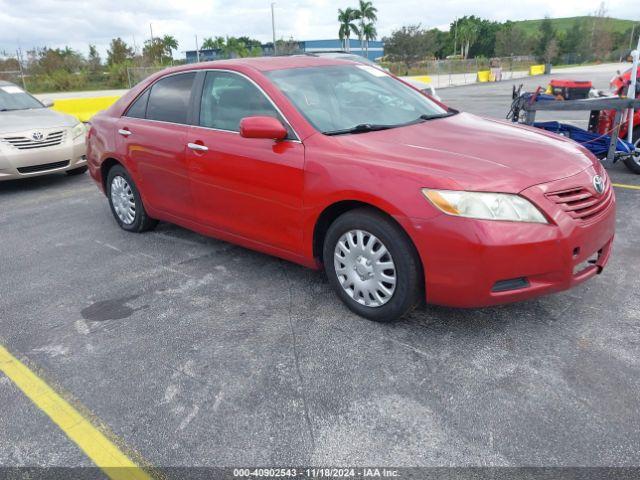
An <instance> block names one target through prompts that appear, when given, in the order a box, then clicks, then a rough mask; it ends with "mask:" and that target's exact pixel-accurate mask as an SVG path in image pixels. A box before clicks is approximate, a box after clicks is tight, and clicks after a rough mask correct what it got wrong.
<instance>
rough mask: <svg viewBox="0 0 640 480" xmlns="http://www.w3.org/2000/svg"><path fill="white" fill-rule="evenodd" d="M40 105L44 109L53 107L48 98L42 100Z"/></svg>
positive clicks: (51, 101)
mask: <svg viewBox="0 0 640 480" xmlns="http://www.w3.org/2000/svg"><path fill="white" fill-rule="evenodd" d="M40 103H42V105H44V106H45V108H51V107H53V100H51V99H50V98H45V99H44V100H42V101H41V102H40Z"/></svg>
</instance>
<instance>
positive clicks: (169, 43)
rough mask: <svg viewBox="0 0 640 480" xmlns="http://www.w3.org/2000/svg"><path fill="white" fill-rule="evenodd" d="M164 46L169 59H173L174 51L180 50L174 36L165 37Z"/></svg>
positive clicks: (163, 39) (163, 38)
mask: <svg viewBox="0 0 640 480" xmlns="http://www.w3.org/2000/svg"><path fill="white" fill-rule="evenodd" d="M162 45H163V46H164V53H165V54H166V55H167V57H170V58H173V51H174V50H177V49H178V41H177V40H176V38H175V37H174V36H173V35H165V36H164V37H162Z"/></svg>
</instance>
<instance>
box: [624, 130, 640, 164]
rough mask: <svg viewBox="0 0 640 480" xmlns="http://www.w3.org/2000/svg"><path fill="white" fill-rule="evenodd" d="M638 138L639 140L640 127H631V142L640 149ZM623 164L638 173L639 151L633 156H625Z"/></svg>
mask: <svg viewBox="0 0 640 480" xmlns="http://www.w3.org/2000/svg"><path fill="white" fill-rule="evenodd" d="M639 140H640V127H636V128H634V129H633V143H634V145H636V148H638V149H640V143H639ZM624 164H625V165H626V166H627V168H628V169H629V170H631V171H632V172H633V173H637V174H639V175H640V152H639V153H637V154H636V155H634V156H633V157H627V158H625V159H624Z"/></svg>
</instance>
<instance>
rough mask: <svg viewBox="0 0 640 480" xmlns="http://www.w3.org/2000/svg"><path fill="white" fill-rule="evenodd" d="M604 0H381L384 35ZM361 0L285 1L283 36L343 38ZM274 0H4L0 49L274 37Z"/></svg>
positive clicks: (564, 10)
mask: <svg viewBox="0 0 640 480" xmlns="http://www.w3.org/2000/svg"><path fill="white" fill-rule="evenodd" d="M600 1H601V0H518V1H505V0H481V1H479V0H441V1H434V0H373V3H374V5H375V6H376V7H377V8H378V23H377V29H378V34H379V36H380V37H383V36H385V35H389V34H390V33H391V32H392V31H393V30H395V29H397V28H399V27H401V26H403V25H409V24H416V23H420V24H421V25H422V26H423V27H428V28H433V27H435V28H440V29H443V30H447V29H448V25H449V23H450V22H451V21H453V20H454V19H455V18H456V17H460V16H464V15H471V14H473V15H477V16H480V17H483V18H488V19H491V20H497V21H505V20H523V19H531V18H542V17H544V16H545V15H549V16H551V17H571V16H578V15H588V14H591V13H593V12H595V11H596V10H597V9H598V7H599V5H600ZM356 4H357V0H341V1H335V0H334V1H331V0H297V1H296V0H277V1H276V5H275V16H276V36H277V38H289V37H293V38H295V39H296V40H313V39H323V38H336V37H337V30H338V25H337V20H336V16H337V10H338V8H345V7H349V6H351V7H355V6H356ZM270 6H271V2H270V1H269V0H235V1H234V0H172V1H169V0H0V54H1V53H2V52H3V51H5V52H7V53H9V54H12V53H13V52H15V50H16V48H17V47H18V45H20V46H21V47H22V50H28V49H30V48H32V47H35V46H45V45H46V46H49V47H64V46H66V45H68V46H70V47H72V48H74V49H76V50H79V51H81V52H82V53H84V54H86V53H87V51H88V44H89V43H92V44H95V45H97V47H98V50H99V51H100V52H101V54H102V55H103V56H104V55H105V53H106V50H107V48H108V45H109V42H110V40H111V39H112V38H114V37H118V36H119V37H122V39H123V40H124V41H125V42H127V43H129V44H130V45H133V44H136V45H137V46H138V48H139V49H140V50H141V49H142V45H143V42H144V40H146V39H148V38H149V36H150V31H149V24H150V23H151V24H152V28H153V34H154V36H162V35H165V34H170V35H173V36H174V37H176V39H177V40H178V43H179V49H178V50H179V51H178V52H175V53H174V56H175V57H176V58H180V57H182V56H183V53H182V52H183V51H184V50H192V49H194V48H195V45H196V43H195V42H196V40H195V36H196V35H198V38H199V39H200V41H201V40H202V38H204V37H208V36H218V35H221V36H226V35H229V36H242V35H247V36H250V37H253V38H257V39H258V40H261V41H269V40H271V35H272V34H271V10H270ZM605 7H606V9H607V13H608V15H609V16H612V17H617V18H626V19H634V20H638V21H640V1H639V0H608V1H606V2H605Z"/></svg>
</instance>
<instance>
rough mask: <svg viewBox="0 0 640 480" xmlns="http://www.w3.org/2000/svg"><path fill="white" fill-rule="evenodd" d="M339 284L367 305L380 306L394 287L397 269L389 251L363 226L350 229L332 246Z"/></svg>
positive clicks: (391, 295)
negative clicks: (362, 227)
mask: <svg viewBox="0 0 640 480" xmlns="http://www.w3.org/2000/svg"><path fill="white" fill-rule="evenodd" d="M334 266H335V270H336V275H337V277H338V281H339V282H340V285H341V286H342V288H343V289H344V291H345V292H346V293H347V295H349V296H350V297H351V298H352V299H354V300H355V301H356V302H358V303H359V304H361V305H364V306H367V307H374V308H377V307H381V306H382V305H384V304H386V303H387V302H388V301H389V300H391V298H392V297H393V294H394V292H395V290H396V284H397V273H396V266H395V263H394V262H393V258H392V257H391V253H390V252H389V250H388V249H387V247H386V246H385V245H384V243H382V241H381V240H380V239H379V238H378V237H376V236H375V235H373V234H372V233H370V232H367V231H366V230H349V231H348V232H346V233H345V234H344V235H342V236H341V237H340V238H339V239H338V242H337V243H336V246H335V249H334Z"/></svg>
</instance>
